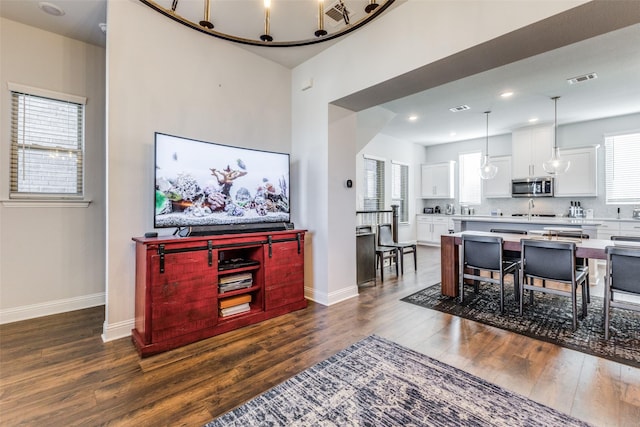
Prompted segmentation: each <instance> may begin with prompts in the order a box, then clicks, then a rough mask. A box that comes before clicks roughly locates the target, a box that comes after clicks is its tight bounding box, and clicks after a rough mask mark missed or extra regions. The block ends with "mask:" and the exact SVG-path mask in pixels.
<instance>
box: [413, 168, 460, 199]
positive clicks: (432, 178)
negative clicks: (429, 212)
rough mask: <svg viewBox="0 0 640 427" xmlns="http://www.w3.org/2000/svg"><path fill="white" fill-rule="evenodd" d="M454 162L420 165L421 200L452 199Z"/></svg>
mask: <svg viewBox="0 0 640 427" xmlns="http://www.w3.org/2000/svg"><path fill="white" fill-rule="evenodd" d="M454 164H455V162H453V161H451V162H444V163H434V164H430V165H422V168H421V169H422V170H421V173H422V175H421V178H422V185H421V186H420V190H421V191H420V194H421V196H422V198H423V199H453V189H454V186H453V174H454Z"/></svg>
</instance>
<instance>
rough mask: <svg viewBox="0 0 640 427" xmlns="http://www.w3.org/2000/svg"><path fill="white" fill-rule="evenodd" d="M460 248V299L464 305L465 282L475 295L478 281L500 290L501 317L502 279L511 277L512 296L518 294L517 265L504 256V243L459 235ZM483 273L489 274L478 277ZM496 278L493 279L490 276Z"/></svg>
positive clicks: (502, 300) (501, 308) (502, 302)
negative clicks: (473, 289) (471, 281)
mask: <svg viewBox="0 0 640 427" xmlns="http://www.w3.org/2000/svg"><path fill="white" fill-rule="evenodd" d="M461 238H462V244H461V246H460V254H461V255H460V283H459V286H460V292H459V294H460V297H459V298H460V299H459V301H460V302H461V303H462V302H463V301H464V285H465V283H464V282H465V279H472V280H473V281H474V286H475V291H476V292H478V290H479V289H478V288H479V286H478V283H479V281H484V282H489V283H494V284H497V285H499V287H500V313H504V276H505V275H507V274H512V275H513V287H514V293H517V292H518V290H519V284H518V280H519V277H518V276H519V274H518V269H519V264H520V261H519V260H518V261H514V260H507V259H505V258H504V256H503V249H502V244H503V239H502V237H499V236H485V235H473V234H462V236H461ZM482 271H488V272H489V273H490V276H489V277H487V276H481V275H480V273H481V272H482ZM494 273H497V274H498V277H497V278H494V276H493V274H494Z"/></svg>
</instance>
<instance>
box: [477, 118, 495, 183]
mask: <svg viewBox="0 0 640 427" xmlns="http://www.w3.org/2000/svg"><path fill="white" fill-rule="evenodd" d="M484 114H486V116H487V139H486V145H485V152H484V161H483V162H482V166H480V178H482V179H493V178H495V177H496V174H497V173H498V167H497V166H496V165H494V164H493V163H491V161H490V160H489V114H491V111H485V112H484Z"/></svg>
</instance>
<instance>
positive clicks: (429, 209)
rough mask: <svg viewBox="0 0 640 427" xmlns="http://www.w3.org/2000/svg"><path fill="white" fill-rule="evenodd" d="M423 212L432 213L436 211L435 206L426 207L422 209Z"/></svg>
mask: <svg viewBox="0 0 640 427" xmlns="http://www.w3.org/2000/svg"><path fill="white" fill-rule="evenodd" d="M422 213H425V214H432V213H434V209H433V208H424V209H423V210H422Z"/></svg>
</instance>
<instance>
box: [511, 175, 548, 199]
mask: <svg viewBox="0 0 640 427" xmlns="http://www.w3.org/2000/svg"><path fill="white" fill-rule="evenodd" d="M511 197H553V178H551V177H541V178H524V179H514V180H513V181H511Z"/></svg>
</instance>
